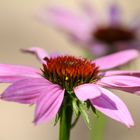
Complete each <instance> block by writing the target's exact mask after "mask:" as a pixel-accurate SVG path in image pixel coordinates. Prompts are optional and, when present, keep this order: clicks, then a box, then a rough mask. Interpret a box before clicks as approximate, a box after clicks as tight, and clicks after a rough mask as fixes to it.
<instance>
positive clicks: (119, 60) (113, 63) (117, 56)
mask: <svg viewBox="0 0 140 140" xmlns="http://www.w3.org/2000/svg"><path fill="white" fill-rule="evenodd" d="M138 55H139V53H138V51H136V50H134V49H130V50H125V51H121V52H117V53H114V54H110V55H107V56H104V57H101V58H98V59H96V60H95V61H93V62H94V63H96V65H97V66H99V67H100V69H101V70H106V69H111V68H114V67H117V66H120V65H123V64H125V63H128V62H129V61H131V60H133V59H135V58H136V57H138Z"/></svg>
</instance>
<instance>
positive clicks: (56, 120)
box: [54, 113, 61, 126]
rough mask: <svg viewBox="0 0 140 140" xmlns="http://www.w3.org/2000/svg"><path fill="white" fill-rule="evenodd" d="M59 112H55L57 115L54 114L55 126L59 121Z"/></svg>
mask: <svg viewBox="0 0 140 140" xmlns="http://www.w3.org/2000/svg"><path fill="white" fill-rule="evenodd" d="M60 116H61V115H60V113H57V115H56V117H55V120H54V126H56V125H57V123H58V121H59V119H60Z"/></svg>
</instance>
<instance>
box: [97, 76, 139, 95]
mask: <svg viewBox="0 0 140 140" xmlns="http://www.w3.org/2000/svg"><path fill="white" fill-rule="evenodd" d="M98 84H100V85H103V86H106V87H109V88H114V89H119V90H123V91H127V92H131V93H135V94H140V78H137V77H133V76H119V75H118V76H108V77H103V78H102V79H101V80H100V81H99V82H98Z"/></svg>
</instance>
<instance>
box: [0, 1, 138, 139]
mask: <svg viewBox="0 0 140 140" xmlns="http://www.w3.org/2000/svg"><path fill="white" fill-rule="evenodd" d="M79 1H80V0H77V1H75V0H51V1H50V0H30V1H23V0H11V1H10V0H0V63H10V64H23V65H31V66H35V67H39V68H40V67H41V66H40V64H39V63H38V62H37V61H36V59H35V58H34V57H32V56H30V55H25V54H22V53H20V52H19V50H20V49H21V48H28V47H31V46H39V47H42V48H44V49H46V51H48V52H49V53H54V52H60V53H66V54H72V55H76V56H82V55H84V52H83V51H82V50H81V49H80V47H78V45H76V44H72V43H70V42H69V41H68V40H67V39H66V38H65V36H64V34H62V33H60V32H58V31H56V30H54V29H52V28H51V27H49V26H47V25H44V24H43V23H41V22H39V21H38V20H37V18H36V16H35V15H36V14H37V13H38V11H39V10H40V9H41V8H45V7H49V6H51V5H54V4H55V5H57V4H59V5H63V6H66V7H67V8H68V9H71V10H73V11H75V12H80V10H79V7H78V2H79ZM111 2H112V1H111V0H104V1H102V0H93V7H94V8H96V9H97V10H98V12H99V13H100V14H101V15H102V16H103V18H105V19H106V15H105V10H107V6H108V5H109V4H110V3H111ZM116 2H117V3H118V4H119V5H120V6H121V7H122V10H123V13H124V15H123V18H124V22H127V21H130V20H131V19H132V18H133V17H134V15H135V14H138V13H140V1H139V0H133V1H132V0H117V1H116ZM124 57H125V56H124ZM132 64H133V63H132ZM132 64H131V65H132ZM138 65H139V59H138V60H136V61H135V62H134V66H133V67H132V66H130V67H131V69H137V70H138V69H139V70H140V66H138ZM6 87H7V85H6V84H1V85H0V92H2V91H3V90H4V89H5V88H6ZM115 93H116V94H117V95H118V96H120V97H121V98H122V100H124V102H125V103H126V104H127V105H128V108H129V110H130V111H131V113H132V116H133V118H134V121H135V126H134V127H133V128H132V129H128V128H126V127H125V126H123V125H121V124H119V123H117V122H115V121H113V120H111V119H107V120H108V122H107V125H106V128H105V138H104V140H139V139H140V137H139V136H140V134H139V133H140V110H139V108H140V97H138V96H135V95H130V94H127V93H124V92H123V93H118V92H117V91H115ZM33 115H34V106H28V105H21V104H16V103H9V102H4V101H0V140H57V139H58V126H56V127H53V121H50V123H48V124H42V125H39V126H35V125H34V124H33V123H32V120H33ZM93 125H94V124H93ZM89 134H90V133H89V130H88V129H87V127H86V126H85V124H84V123H83V121H82V120H80V122H79V123H78V125H77V126H76V127H75V128H74V129H73V130H72V137H71V139H72V140H78V139H80V140H85V139H90V137H89Z"/></svg>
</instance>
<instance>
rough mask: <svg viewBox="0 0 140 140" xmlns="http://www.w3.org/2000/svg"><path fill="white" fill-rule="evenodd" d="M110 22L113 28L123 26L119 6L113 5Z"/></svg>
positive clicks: (110, 9) (110, 11)
mask: <svg viewBox="0 0 140 140" xmlns="http://www.w3.org/2000/svg"><path fill="white" fill-rule="evenodd" d="M109 21H110V24H111V26H114V25H115V26H116V25H120V24H121V11H120V9H119V7H118V5H117V4H112V5H111V6H110V7H109Z"/></svg>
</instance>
